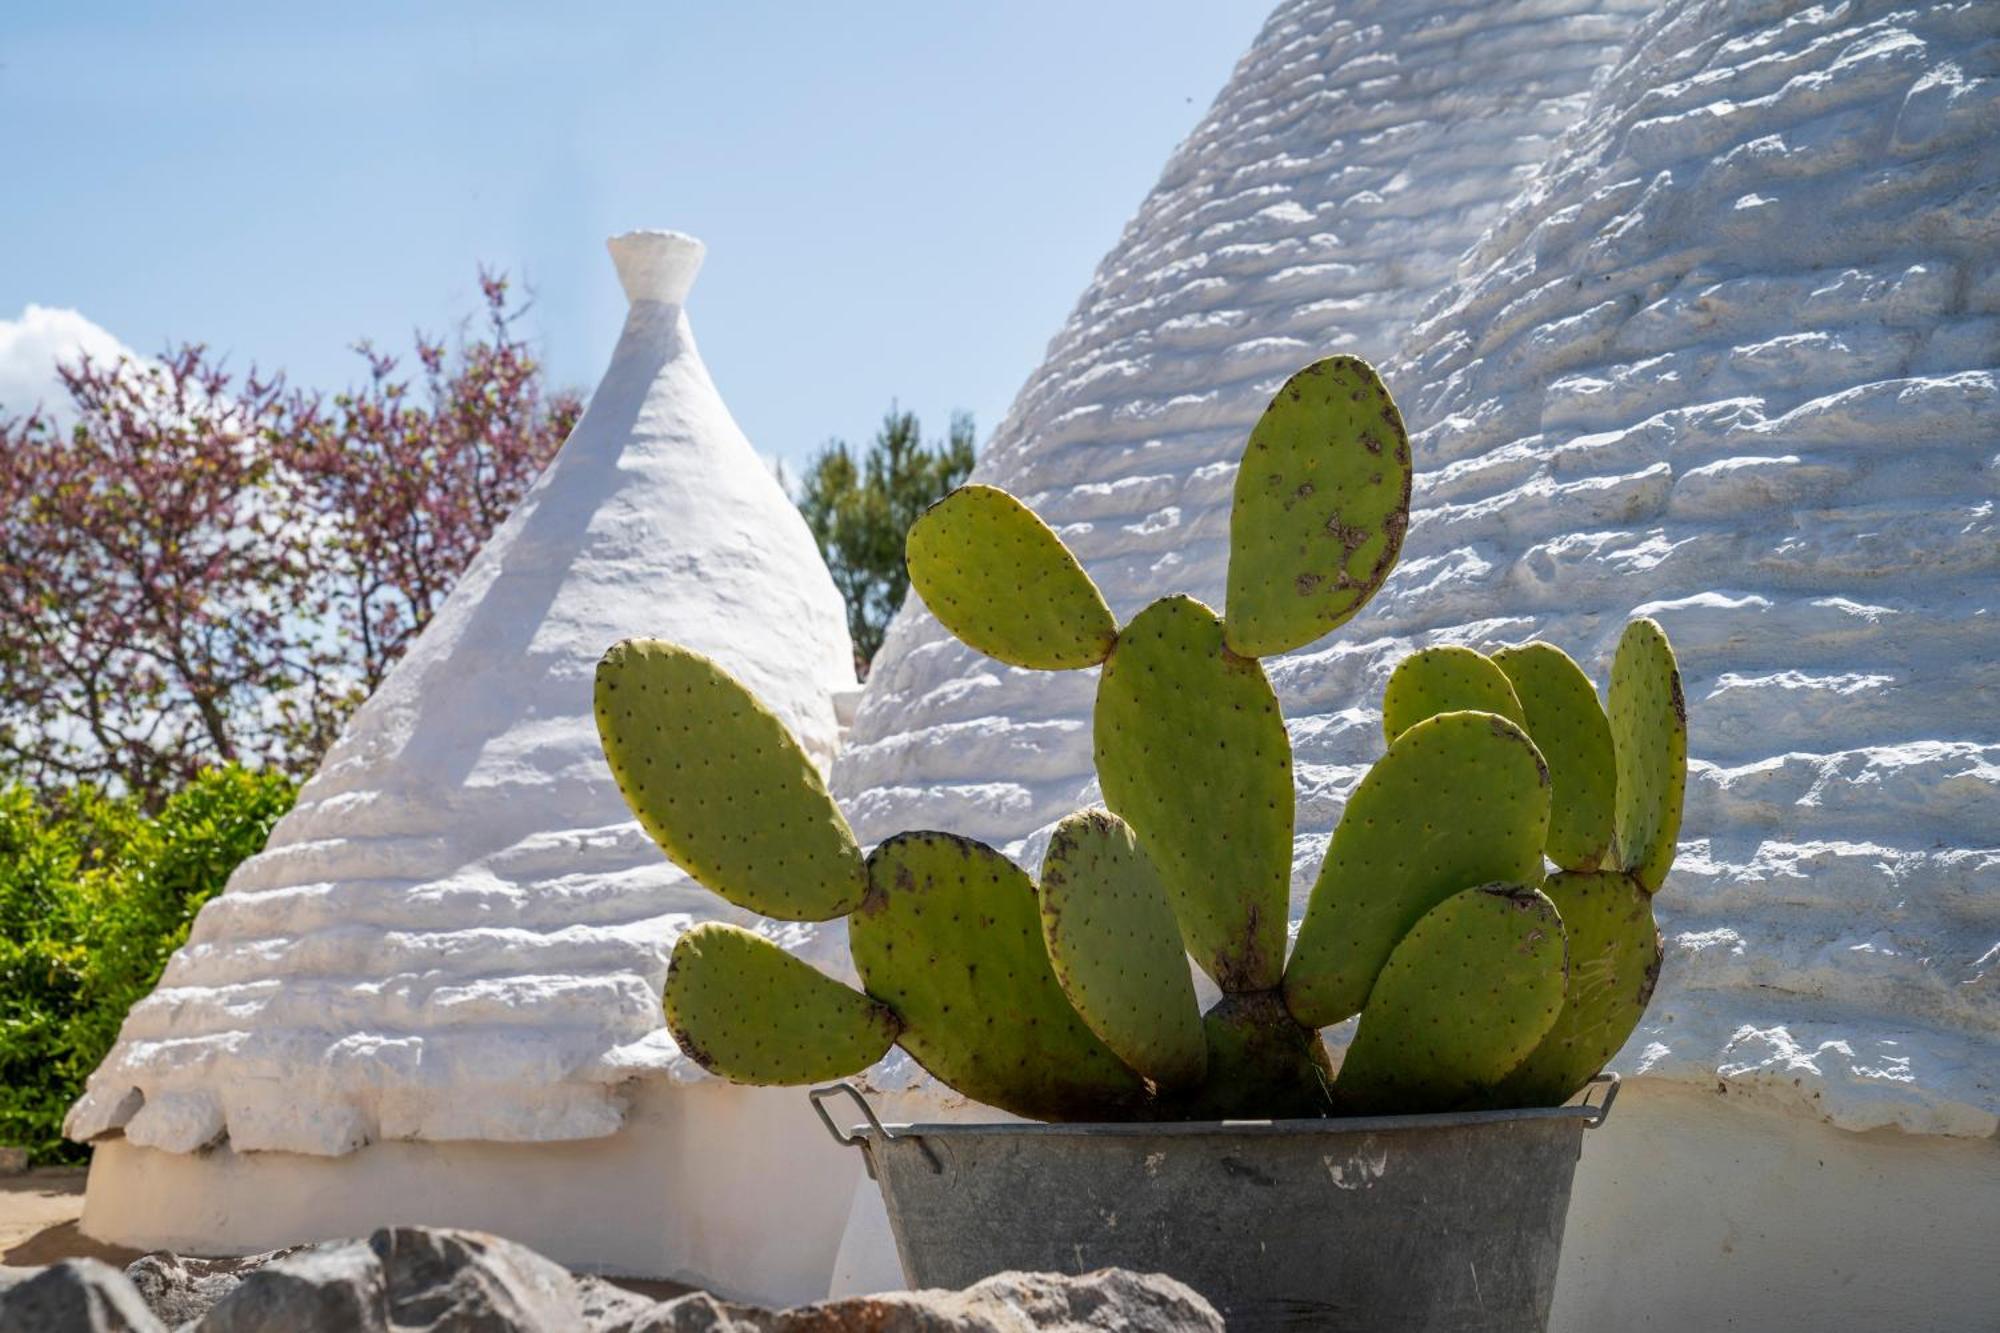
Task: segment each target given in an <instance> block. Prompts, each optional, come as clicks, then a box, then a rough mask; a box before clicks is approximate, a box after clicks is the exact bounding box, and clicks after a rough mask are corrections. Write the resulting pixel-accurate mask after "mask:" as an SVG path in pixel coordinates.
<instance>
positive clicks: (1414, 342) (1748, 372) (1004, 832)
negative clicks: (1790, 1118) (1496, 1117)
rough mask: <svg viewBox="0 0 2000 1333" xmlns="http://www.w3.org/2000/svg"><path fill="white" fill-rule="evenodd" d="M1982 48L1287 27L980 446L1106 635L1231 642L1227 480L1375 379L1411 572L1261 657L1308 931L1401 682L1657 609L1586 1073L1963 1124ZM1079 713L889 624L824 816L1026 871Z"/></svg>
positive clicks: (1516, 27)
mask: <svg viewBox="0 0 2000 1333" xmlns="http://www.w3.org/2000/svg"><path fill="white" fill-rule="evenodd" d="M1996 67H2000V10H1996V8H1995V7H1993V6H1992V5H1990V4H1986V5H1982V4H1977V3H1961V4H1930V5H1923V6H1891V5H1884V4H1874V5H1870V4H1841V5H1828V6H1814V7H1808V6H1804V5H1793V4H1780V3H1754V4H1753V3H1736V4H1730V3H1674V4H1666V5H1661V6H1658V7H1651V6H1583V5H1572V4H1564V3H1550V2H1547V0H1531V2H1526V3H1513V4H1497V5H1480V6H1464V7H1460V6H1442V5H1418V6H1411V5H1400V4H1389V3H1382V4H1370V3H1345V4H1339V5H1334V4H1328V3H1296V4H1287V5H1283V6H1281V7H1280V8H1279V10H1278V11H1277V13H1276V14H1274V15H1273V17H1272V19H1271V21H1270V23H1269V24H1268V26H1267V27H1266V29H1265V31H1264V32H1263V34H1262V35H1261V36H1260V37H1259V38H1258V40H1257V42H1256V44H1255V46H1254V47H1253V48H1252V50H1251V52H1250V53H1249V55H1247V56H1246V57H1245V58H1244V60H1243V62H1242V64H1241V65H1239V67H1238V69H1237V71H1236V74H1235V76H1234V78H1233V79H1232V81H1231V84H1230V86H1229V88H1228V89H1227V90H1226V91H1225V92H1224V94H1223V95H1222V97H1221V98H1220V99H1219V100H1218V102H1217V103H1216V105H1215V107H1214V109H1213V110H1212V111H1211V112H1210V114H1209V116H1208V117H1207V119H1206V120H1204V121H1203V123H1202V125H1201V126H1200V127H1199V128H1198V129H1197V130H1196V131H1195V132H1194V134H1193V135H1192V136H1191V137H1190V138H1189V140H1188V141H1187V143H1186V144H1184V145H1183V146H1182V148H1181V150H1180V151H1179V152H1178V153H1177V154H1176V156H1175V158H1174V160H1173V161H1172V162H1171V163H1170V164H1169V165H1168V167H1167V170H1166V172H1165V174H1164V175H1163V177H1162V179H1161V182H1160V184H1159V186H1158V187H1157V188H1156V189H1155V191H1154V193H1153V194H1152V196H1151V197H1149V198H1148V199H1147V201H1146V202H1145V204H1143V205H1142V206H1141V208H1140V210H1139V214H1138V216H1137V217H1136V218H1135V219H1134V221H1133V222H1132V223H1131V225H1130V226H1129V227H1128V228H1127V230H1126V233H1125V235H1124V237H1123V238H1122V239H1121V240H1120V242H1119V244H1118V246H1117V247H1116V248H1115V249H1114V250H1113V251H1112V253H1111V254H1110V256H1109V257H1107V258H1106V259H1105V261H1104V262H1103V263H1102V265H1100V267H1099V270H1098V273H1097V276H1096V278H1095V280H1094V281H1093V283H1092V284H1091V287H1090V289H1089V290H1088V291H1087V292H1086V293H1085V294H1084V296H1083V298H1082V300H1081V301H1080V302H1079V303H1078V305H1077V308H1076V310H1075V311H1074V312H1073V313H1072V315H1071V316H1070V319H1069V321H1068V323H1067V324H1066V325H1065V326H1064V327H1063V330H1062V331H1061V333H1059V334H1058V335H1057V337H1056V339H1055V340H1054V342H1053V343H1052V344H1051V345H1050V349H1049V354H1048V358H1047V360H1046V361H1045V363H1044V364H1043V366H1042V367H1041V368H1040V369H1039V370H1037V371H1036V372H1035V373H1034V374H1033V375H1032V376H1031V377H1030V379H1029V381H1028V384H1027V386H1026V387H1025V388H1024V389H1023V390H1022V393H1021V396H1020V398H1019V399H1018V400H1017V401H1016V403H1015V405H1014V408H1013V411H1012V412H1011V413H1010V414H1009V416H1008V417H1007V419H1006V420H1005V422H1004V423H1003V424H1002V425H1001V427H1000V429H999V431H998V433H997V434H996V436H995V438H994V440H993V443H992V445H991V446H990V447H989V449H988V450H987V452H986V454H985V456H984V457H983V459H982V461H981V464H980V469H979V473H978V477H977V479H979V480H984V481H991V482H993V483H995V484H999V485H1004V486H1006V487H1008V488H1010V489H1012V490H1014V491H1015V492H1016V493H1017V494H1020V495H1021V496H1023V497H1024V498H1025V499H1027V500H1028V501H1029V503H1030V504H1031V505H1033V506H1034V507H1035V508H1036V510H1037V511H1038V512H1039V513H1041V514H1042V516H1043V517H1044V518H1046V519H1047V520H1048V521H1049V522H1050V523H1051V524H1052V525H1054V526H1055V527H1056V528H1057V529H1058V530H1059V531H1060V532H1061V534H1062V536H1063V538H1064V539H1065V540H1066V541H1067V542H1068V543H1069V544H1070V545H1071V547H1072V548H1073V549H1075V550H1076V551H1077V553H1078V555H1079V556H1080V557H1081V558H1082V559H1083V561H1084V563H1085V565H1086V566H1087V567H1088V569H1089V571H1090V573H1091V575H1092V576H1093V577H1094V578H1095V579H1096V580H1097V582H1098V584H1099V586H1100V587H1102V588H1103V589H1104V591H1105V594H1106V596H1107V597H1108V598H1109V599H1110V600H1111V602H1112V604H1113V609H1114V610H1115V611H1117V612H1118V614H1119V615H1120V617H1121V619H1122V618H1124V617H1128V616H1130V615H1131V614H1132V613H1133V612H1134V611H1136V610H1137V609H1138V608H1139V607H1140V606H1142V605H1144V604H1145V602H1146V601H1147V600H1149V599H1151V598H1153V597H1155V596H1158V595H1161V594H1163V593H1166V592H1168V591H1171V590H1173V589H1176V588H1191V589H1193V590H1195V591H1196V592H1197V593H1198V594H1199V595H1201V596H1202V597H1203V598H1204V600H1208V601H1210V602H1211V603H1212V604H1215V605H1220V604H1221V593H1222V588H1221V581H1222V576H1223V569H1224V556H1225V541H1226V533H1225V525H1226V522H1227V516H1228V503H1229V496H1230V493H1231V485H1232V483H1233V478H1234V466H1233V463H1232V462H1231V461H1230V460H1231V459H1232V458H1233V449H1234V445H1235V443H1236V442H1237V441H1239V440H1240V439H1241V438H1242V435H1243V433H1244V431H1245V430H1247V428H1248V425H1249V423H1250V422H1252V421H1253V420H1254V419H1255V416H1256V414H1257V413H1258V412H1259V411H1260V410H1261V409H1262V407H1263V405H1264V403H1265V402H1266V401H1267V400H1268V398H1269V395H1270V393H1271V392H1272V390H1273V389H1274V388H1275V387H1276V385H1277V383H1278V382H1279V381H1280V380H1281V379H1282V378H1283V375H1284V374H1285V373H1286V371H1287V370H1288V369H1290V368H1292V367H1294V366H1296V365H1298V364H1300V363H1302V362H1304V361H1306V360H1308V359H1310V358H1312V357H1314V356H1317V355H1322V354H1324V353H1326V352H1329V351H1335V350H1339V351H1351V352H1354V353H1357V354H1360V355H1364V356H1367V357H1369V358H1371V359H1374V360H1376V361H1377V362H1378V363H1380V364H1383V365H1384V368H1385V372H1386V375H1387V378H1388V380H1389V383H1390V385H1391V387H1392V389H1393V390H1394V391H1395V393H1396V394H1397V396H1398V398H1399V399H1400V400H1402V402H1403V403H1404V407H1405V413H1406V417H1407V419H1408V420H1409V422H1410V424H1411V426H1412V429H1413V430H1414V431H1415V432H1416V434H1415V438H1414V444H1415V448H1416V458H1417V463H1418V467H1419V476H1418V478H1417V483H1416V487H1415V496H1414V509H1413V515H1412V523H1411V529H1410V533H1409V536H1408V539H1407V543H1406V546H1405V549H1404V554H1403V561H1402V564H1401V566H1400V567H1399V569H1398V570H1397V571H1396V573H1395V574H1394V575H1393V576H1392V577H1391V579H1390V581H1389V584H1388V586H1387V588H1386V589H1385V590H1384V592H1383V593H1382V595H1381V596H1380V597H1379V598H1378V599H1377V600H1376V601H1375V602H1374V603H1373V604H1372V605H1371V606H1370V607H1369V608H1368V609H1367V610H1365V611H1364V612H1363V614H1362V615H1361V616H1360V617H1359V618H1358V619H1357V620H1355V621H1354V622H1352V623H1351V624H1350V625H1348V626H1347V627H1346V628H1345V629H1344V630H1343V631H1342V632H1341V633H1340V634H1339V635H1337V636H1335V637H1334V638H1332V639H1330V640H1328V641H1327V642H1326V643H1324V644H1322V645H1319V646H1317V647H1316V648H1312V649H1308V650H1306V651H1304V652H1301V653H1298V654H1294V655H1293V656H1292V657H1290V658H1287V659H1283V660H1280V661H1276V662H1274V663H1271V664H1270V670H1271V675H1272V678H1273V682H1274V684H1275V685H1276V686H1277V688H1278V691H1279V694H1280V697H1281V698H1282V699H1283V702H1284V707H1285V712H1286V715H1287V717H1288V718H1290V719H1291V739H1292V745H1293V751H1294V757H1295V762H1296V770H1297V775H1298V779H1299V783H1300V786H1301V795H1300V806H1299V838H1298V842H1297V846H1296V857H1295V862H1294V878H1293V889H1294V893H1293V910H1294V918H1295V919H1296V916H1297V913H1298V911H1299V910H1300V909H1301V908H1302V907H1303V904H1304V891H1305V889H1306V888H1307V887H1308V886H1309V884H1310V882H1311V876H1312V874H1313V872H1314V870H1315V868H1316V867H1317V865H1318V863H1319V860H1320V859H1321V856H1322V854H1323V852H1324V848H1325V842H1326V837H1327V835H1328V833H1329V832H1330V830H1331V829H1332V827H1333V824H1334V823H1335V821H1336V820H1337V818H1338V815H1339V812H1340V809H1341V806H1342V804H1343V802H1344V800H1345V797H1346V795H1347V793H1348V791H1349V790H1350V789H1351V787H1352V786H1353V784H1354V783H1355V782H1356V781H1357V780H1358V779H1359V776H1360V774H1361V772H1362V771H1363V769H1364V767H1365V765H1366V764H1367V763H1368V762H1369V761H1371V760H1372V759H1373V758H1374V757H1375V756H1376V755H1377V754H1378V753H1379V752H1380V746H1381V740H1380V731H1381V726H1380V719H1379V716H1378V715H1377V714H1376V712H1375V711H1374V709H1373V707H1372V701H1373V700H1374V699H1376V698H1379V697H1380V695H1381V690H1382V686H1383V683H1384V681H1385V679H1386V677H1387V673H1388V672H1389V670H1390V668H1391V667H1392V665H1393V664H1394V662H1395V660H1396V659H1397V658H1399V657H1400V656H1401V655H1403V654H1404V653H1406V652H1408V651H1409V650H1410V649H1412V648H1414V647H1419V646H1423V645H1428V644H1438V643H1462V644H1466V645H1469V646H1473V647H1482V648H1487V647H1493V646H1496V645H1499V644H1502V643H1508V642H1518V641H1521V640H1525V639H1529V638H1544V639H1548V640H1550V641H1552V642H1555V643H1557V644H1559V645H1561V646H1563V647H1565V648H1567V649H1568V650H1569V651H1571V652H1572V653H1574V654H1575V655H1577V656H1578V657H1579V659H1581V660H1583V661H1584V664H1585V666H1586V667H1587V668H1588V669H1590V670H1591V671H1592V673H1593V674H1597V675H1601V674H1602V672H1603V669H1604V668H1605V666H1606V665H1608V661H1609V651H1610V648H1611V647H1612V645H1613V644H1614V643H1615V640H1616V635H1617V632H1618V630H1619V628H1620V627H1621V626H1622V625H1623V624H1624V623H1625V621H1626V619H1627V618H1628V617H1631V616H1640V615H1649V616H1655V617H1657V618H1658V619H1659V620H1660V621H1661V622H1662V623H1663V624H1664V625H1665V626H1666V627H1667V629H1668V630H1669V632H1670V633H1671V634H1672V636H1673V639H1674V642H1675V644H1676V646H1677V647H1678V649H1679V651H1680V654H1681V659H1682V664H1683V669H1684V670H1685V671H1686V673H1687V678H1688V688H1689V694H1690V703H1691V716H1692V718H1693V724H1694V729H1695V730H1694V735H1693V737H1692V753H1693V758H1694V770H1695V771H1694V775H1693V778H1692V780H1691V785H1690V791H1689V797H1688V808H1687V821H1686V825H1685V827H1684V829H1683V831H1682V839H1683V842H1682V849H1681V856H1680V861H1679V866H1678V868H1677V869H1676V871H1675V874H1674V877H1673V879H1672V881H1671V882H1670V883H1669V885H1668V888H1667V890H1666V891H1665V892H1664V893H1662V894H1661V895H1660V898H1659V910H1660V914H1661V920H1662V924H1663V927H1664V928H1665V930H1666V932H1667V935H1668V943H1669V956H1668V959H1667V963H1666V969H1665V977H1664V983H1663V989H1662V992H1661V994H1660V996H1659V997H1658V998H1656V999H1655V1001H1654V1003H1653V1008H1652V1012H1651V1015H1650V1016H1649V1020H1648V1023H1647V1024H1646V1026H1645V1027H1644V1028H1643V1029H1642V1030H1641V1032H1640V1034H1639V1035H1638V1036H1637V1037H1635V1039H1634V1041H1633V1042H1632V1043H1631V1045H1630V1046H1628V1048H1627V1050H1626V1051H1625V1053H1624V1055H1623V1058H1622V1060H1621V1061H1620V1067H1622V1068H1623V1069H1624V1070H1626V1071H1627V1072H1645V1073H1652V1074H1658V1075H1667V1076H1673V1077H1677V1078H1682V1079H1687V1080H1691V1081H1695V1082H1699V1083H1704V1084H1707V1083H1713V1082H1715V1081H1717V1080H1720V1081H1721V1082H1722V1083H1724V1084H1726V1085H1729V1086H1730V1087H1732V1088H1735V1089H1737V1090H1739V1091H1754V1092H1756V1093H1758V1094H1759V1095H1768V1096H1771V1097H1775V1098H1778V1099H1780V1100H1784V1101H1788V1102H1793V1103H1796V1104H1799V1105H1801V1106H1803V1107H1804V1108H1805V1109H1807V1110H1809V1111H1811V1112H1813V1113H1815V1114H1819V1115H1823V1116H1825V1117H1827V1118H1829V1119H1831V1120H1832V1121H1833V1122H1834V1123H1836V1124H1840V1125H1842V1126H1845V1127H1848V1128H1854V1129H1865V1128H1870V1127H1874V1126H1878V1125H1897V1126H1901V1127H1903V1128H1906V1129H1912V1130H1919V1131H1925V1132H1932V1133H1944V1134H1950V1135H1965V1136H1974V1137H1978V1136H1985V1135H1989V1134H1992V1133H1993V1132H1994V1130H1995V1128H1996V1126H2000V1119H1996V1116H2000V1087H1996V1076H1995V1073H1994V1071H1995V1069H1996V1068H2000V997H1996V987H2000V977H1997V976H1996V974H2000V945H1996V943H1995V941H1996V939H2000V703H1996V694H1995V691H1996V686H2000V674H1996V671H2000V668H1996V665H1995V664H1996V662H2000V630H1996V627H1995V622H1994V607H1993V605H1992V599H1993V592H1994V589H1995V586H1996V576H2000V525H1997V524H1996V520H1995V516H1994V502H1995V492H1996V480H2000V463H1996V461H1995V460H1996V448H2000V401H1996V395H1995V380H1996V372H1995V367H1996V365H2000V259H1996V256H2000V246H1996V242H2000V183H1996V182H2000V150H1996V148H1995V144H1996V133H2000V82H1996V79H1995V74H1996ZM1095 685H1096V682H1095V679H1094V673H1083V672H1078V673H1071V674H1069V675H1068V676H1066V677H1054V678H1051V677H1049V676H1046V675H1039V674H1036V673H1030V672H1022V671H1015V670H1012V669H1009V668H1006V667H1003V666H1001V665H999V664H997V663H995V662H993V661H991V660H989V659H986V658H984V657H981V656H979V655H977V654H975V653H973V652H971V651H970V650H968V649H966V648H964V647H962V646H960V645H958V644H956V643H954V642H953V641H952V640H951V638H950V637H949V636H948V635H946V634H945V633H944V632H943V630H942V629H941V627H939V626H938V625H937V624H936V623H935V621H933V620H932V619H931V618H930V617H929V616H928V615H927V614H926V613H925V612H924V610H923V608H922V607H921V606H920V605H918V604H917V603H915V602H914V601H912V603H911V604H910V605H908V606H906V608H905V610H904V613H903V615H902V616H901V617H899V618H898V620H897V622H896V624H895V625H894V627H893V628H892V630H891V632H890V635H889V640H888V644H887V647H886V648H885V650H884V653H883V655H882V657H881V658H880V659H879V661H878V663H877V665H876V668H875V670H874V673H873V675H872V676H871V679H870V682H869V689H868V693H867V695H866V696H865V697H864V700H863V703H862V706H861V709H860V713H859V715H858V718H857V723H856V727H855V729H854V732H853V734H852V735H851V736H850V739H849V743H848V745H847V748H846V749H845V750H844V751H843V753H842V756H841V758H840V760H839V762H838V763H837V765H836V767H835V773H834V787H835V790H836V792H837V793H838V794H839V795H840V796H842V797H843V799H844V800H845V802H846V804H847V806H848V808H849V810H850V812H851V814H852V815H853V817H854V820H855V824H856V831H857V832H858V833H859V834H860V835H861V836H862V837H863V839H864V840H867V839H869V838H873V837H879V836H882V835H883V834H885V833H887V832H890V831H893V830H895V829H897V828H905V827H912V826H924V825H936V826H938V827H944V828H951V829H954V830H956V831H958V832H962V833H966V834H969V835H973V836H977V837H981V838H985V839H989V840H992V841H995V842H996V843H1000V844H1005V845H1009V846H1010V848H1011V850H1013V851H1014V852H1015V854H1017V855H1018V856H1020V857H1021V858H1022V859H1024V860H1025V861H1027V862H1028V863H1030V864H1032V863H1033V862H1034V861H1036V860H1037V859H1038V858H1039V856H1040V854H1041V847H1042V845H1043V844H1044V842H1045V840H1046V836H1047V829H1048V827H1049V825H1051V823H1052V822H1053V821H1055V820H1056V819H1058V818H1060V817H1061V816H1062V815H1063V814H1065V813H1067V812H1068V811H1069V810H1071V809H1073V808H1075V807H1076V806H1077V805H1078V804H1080V803H1084V802H1087V801H1089V800H1091V799H1093V798H1094V797H1095V795H1096V792H1095V789H1094V788H1093V787H1092V786H1091V782H1090V733H1089V726H1088V719H1089V716H1090V702H1091V698H1092V695H1093V692H1094V690H1095Z"/></svg>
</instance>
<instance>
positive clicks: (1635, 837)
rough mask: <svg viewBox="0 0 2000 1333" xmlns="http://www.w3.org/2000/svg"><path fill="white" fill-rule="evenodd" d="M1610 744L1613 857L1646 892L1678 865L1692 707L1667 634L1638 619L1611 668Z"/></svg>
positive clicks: (1652, 890)
mask: <svg viewBox="0 0 2000 1333" xmlns="http://www.w3.org/2000/svg"><path fill="white" fill-rule="evenodd" d="M1609 712H1610V715H1611V738H1612V742H1613V747H1614V750H1615V753H1616V756H1617V764H1618V795H1617V803H1616V806H1615V815H1614V819H1613V823H1612V828H1613V831H1614V836H1615V841H1614V844H1613V856H1614V859H1615V860H1616V862H1617V865H1618V868H1619V869H1621V870H1629V871H1631V872H1632V874H1633V876H1634V877H1635V878H1637V879H1638V881H1639V883H1640V884H1641V885H1643V886H1644V887H1645V889H1646V892H1648V893H1657V892H1658V891H1659V888H1660V885H1662V884H1663V883H1665V882H1666V878H1667V870H1668V868H1669V867H1671V866H1672V865H1673V863H1674V851H1675V848H1676V845H1677V843H1678V840H1679V838H1680V831H1681V801H1682V799H1683V798H1684V797H1685V796H1686V794H1687V700H1686V698H1685V697H1684V696H1683V695H1682V693H1681V673H1680V669H1679V667H1678V666H1676V665H1675V663H1674V650H1673V646H1672V645H1671V644H1669V643H1668V642H1667V635H1666V631H1665V630H1663V629H1661V628H1660V627H1659V625H1658V624H1657V623H1656V622H1654V621H1651V620H1635V621H1633V622H1632V623H1631V624H1629V625H1627V626H1626V627H1625V635H1624V637H1623V638H1621V639H1620V640H1619V641H1618V655H1617V656H1616V657H1615V658H1613V659H1612V662H1611V707H1610V710H1609Z"/></svg>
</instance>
